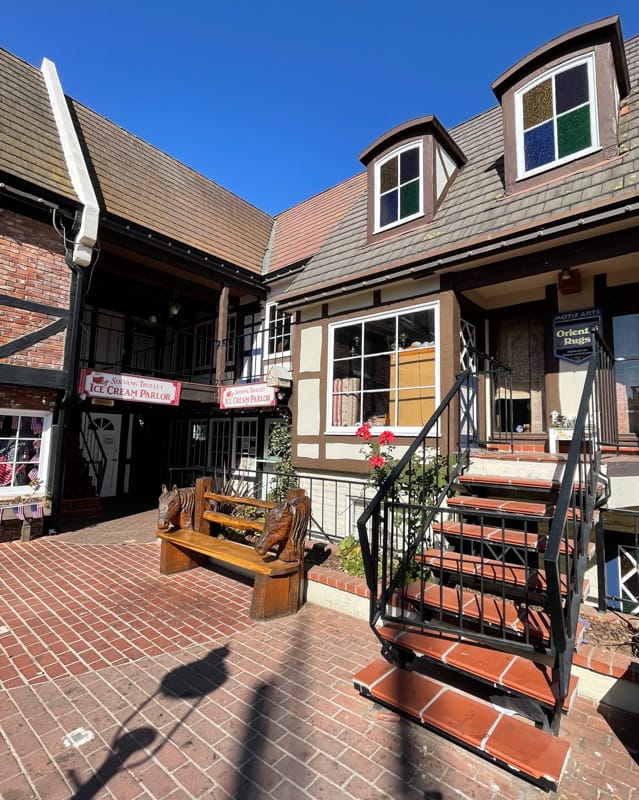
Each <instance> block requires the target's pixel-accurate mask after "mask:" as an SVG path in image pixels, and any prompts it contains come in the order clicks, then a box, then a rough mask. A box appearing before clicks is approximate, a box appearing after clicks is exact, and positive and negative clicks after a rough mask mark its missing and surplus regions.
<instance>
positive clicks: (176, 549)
mask: <svg viewBox="0 0 639 800" xmlns="http://www.w3.org/2000/svg"><path fill="white" fill-rule="evenodd" d="M221 502H224V503H233V504H234V505H245V506H252V507H254V508H260V509H263V510H264V511H265V512H266V514H265V518H264V520H263V521H261V520H255V519H248V518H246V517H237V516H234V515H232V514H224V513H222V512H220V511H217V510H216V509H215V508H211V504H212V503H213V504H215V503H221ZM309 518H310V499H309V498H308V497H307V496H306V493H305V492H304V490H303V489H292V490H289V492H288V494H287V498H286V500H285V501H284V502H283V503H279V504H278V503H271V502H268V501H264V500H257V499H254V498H246V497H228V496H226V495H221V494H218V493H216V492H213V491H211V479H210V478H209V477H203V478H198V479H197V481H196V484H195V510H194V515H193V530H187V529H177V530H171V531H166V530H158V531H157V536H158V538H159V539H160V540H161V545H160V547H161V549H160V572H161V574H162V575H173V574H175V573H177V572H183V571H185V570H189V569H193V568H194V567H199V566H202V565H204V564H206V563H207V561H208V560H209V559H210V560H211V561H212V562H213V565H216V564H217V565H223V566H227V567H230V568H232V569H235V570H240V571H242V572H244V573H245V574H247V575H250V576H253V596H252V600H251V608H250V612H249V615H250V617H251V619H255V620H266V619H273V618H275V617H281V616H287V615H289V614H294V613H295V612H296V611H298V609H299V608H300V605H301V602H302V597H303V586H304V539H305V537H306V529H307V527H308V520H309ZM212 523H219V524H223V525H228V526H229V527H233V528H235V529H237V530H247V531H253V532H255V533H260V537H259V538H258V540H257V541H256V543H255V547H252V546H250V545H248V544H242V543H240V542H233V541H229V540H228V539H219V538H217V537H216V536H212V535H211V524H212ZM282 525H285V526H287V529H286V530H285V531H284V541H283V540H282ZM275 529H277V530H275ZM274 531H275V532H276V534H277V535H276V537H275V538H276V539H277V542H275V541H273V544H274V545H277V547H278V552H277V553H276V554H274V553H272V552H270V549H271V548H270V539H271V538H272V534H273V532H274ZM293 539H295V541H293ZM258 546H259V547H260V549H262V550H263V554H260V553H258V552H257V550H256V549H255V548H256V547H258ZM264 548H268V549H267V550H266V551H264Z"/></svg>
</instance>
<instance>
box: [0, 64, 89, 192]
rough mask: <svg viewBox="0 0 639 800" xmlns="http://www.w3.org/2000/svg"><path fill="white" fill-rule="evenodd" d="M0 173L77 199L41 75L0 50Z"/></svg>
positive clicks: (33, 68) (41, 189)
mask: <svg viewBox="0 0 639 800" xmlns="http://www.w3.org/2000/svg"><path fill="white" fill-rule="evenodd" d="M0 171H1V172H2V173H4V174H5V175H13V176H15V177H16V178H19V179H20V180H21V181H26V182H27V183H29V184H32V185H34V186H36V187H38V188H39V189H40V191H44V190H46V191H48V192H50V193H52V194H54V195H56V196H57V197H60V198H63V199H67V200H72V201H73V202H74V203H78V202H79V201H78V198H77V196H76V194H75V192H74V190H73V187H72V186H71V180H70V178H69V173H68V171H67V167H66V163H65V160H64V155H63V153H62V147H61V145H60V139H59V138H58V131H57V128H56V124H55V120H54V118H53V112H52V111H51V106H50V104H49V95H48V93H47V89H46V86H45V85H44V80H43V78H42V73H41V72H40V70H38V69H36V68H35V67H32V66H31V65H30V64H27V63H26V62H24V61H21V60H20V59H19V58H16V57H15V56H13V55H11V53H7V51H6V50H0Z"/></svg>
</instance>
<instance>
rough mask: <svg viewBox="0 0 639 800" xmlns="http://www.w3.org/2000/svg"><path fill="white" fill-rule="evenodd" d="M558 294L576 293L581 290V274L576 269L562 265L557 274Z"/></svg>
mask: <svg viewBox="0 0 639 800" xmlns="http://www.w3.org/2000/svg"><path fill="white" fill-rule="evenodd" d="M557 289H558V291H559V294H577V292H580V291H581V275H580V274H579V272H578V271H577V270H576V269H569V268H568V267H564V269H562V270H561V272H560V273H559V275H558V276H557Z"/></svg>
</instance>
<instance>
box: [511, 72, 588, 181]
mask: <svg viewBox="0 0 639 800" xmlns="http://www.w3.org/2000/svg"><path fill="white" fill-rule="evenodd" d="M594 96H595V93H594V73H593V61H592V58H588V59H586V60H581V61H579V62H577V63H575V62H572V63H571V65H570V66H569V67H563V68H559V69H557V70H555V71H554V72H552V73H550V74H547V75H546V76H544V77H543V78H542V79H541V80H537V81H536V82H535V83H534V85H532V86H531V85H529V86H528V87H525V88H524V89H522V90H521V91H520V92H519V93H518V95H517V109H518V127H519V174H520V176H526V175H530V174H534V173H535V172H539V171H542V170H543V169H547V168H548V167H551V166H554V165H556V164H561V163H564V162H566V161H570V160H572V159H573V158H576V157H577V156H580V155H583V154H585V153H589V152H591V151H592V150H593V149H594V148H595V147H596V146H597V145H598V142H597V129H596V124H595V123H596V119H595V118H596V112H595V108H594V105H595V103H594Z"/></svg>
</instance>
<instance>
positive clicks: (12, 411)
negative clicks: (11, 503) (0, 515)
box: [0, 408, 53, 505]
mask: <svg viewBox="0 0 639 800" xmlns="http://www.w3.org/2000/svg"><path fill="white" fill-rule="evenodd" d="M0 415H2V416H6V417H9V416H10V417H42V433H41V435H40V437H39V441H40V457H39V461H38V479H39V481H40V487H39V488H38V489H37V490H34V489H33V488H32V487H31V486H29V485H27V486H0V501H2V502H3V504H4V501H6V499H7V498H13V497H21V498H23V500H24V503H16V504H15V505H23V504H24V505H28V504H29V503H38V502H42V500H43V497H44V496H46V492H47V479H48V474H49V458H50V455H51V454H50V448H51V422H52V419H53V414H52V413H51V412H50V411H47V412H43V411H41V410H38V409H25V408H19V409H17V408H0ZM36 438H37V437H36ZM29 493H31V494H29Z"/></svg>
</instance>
